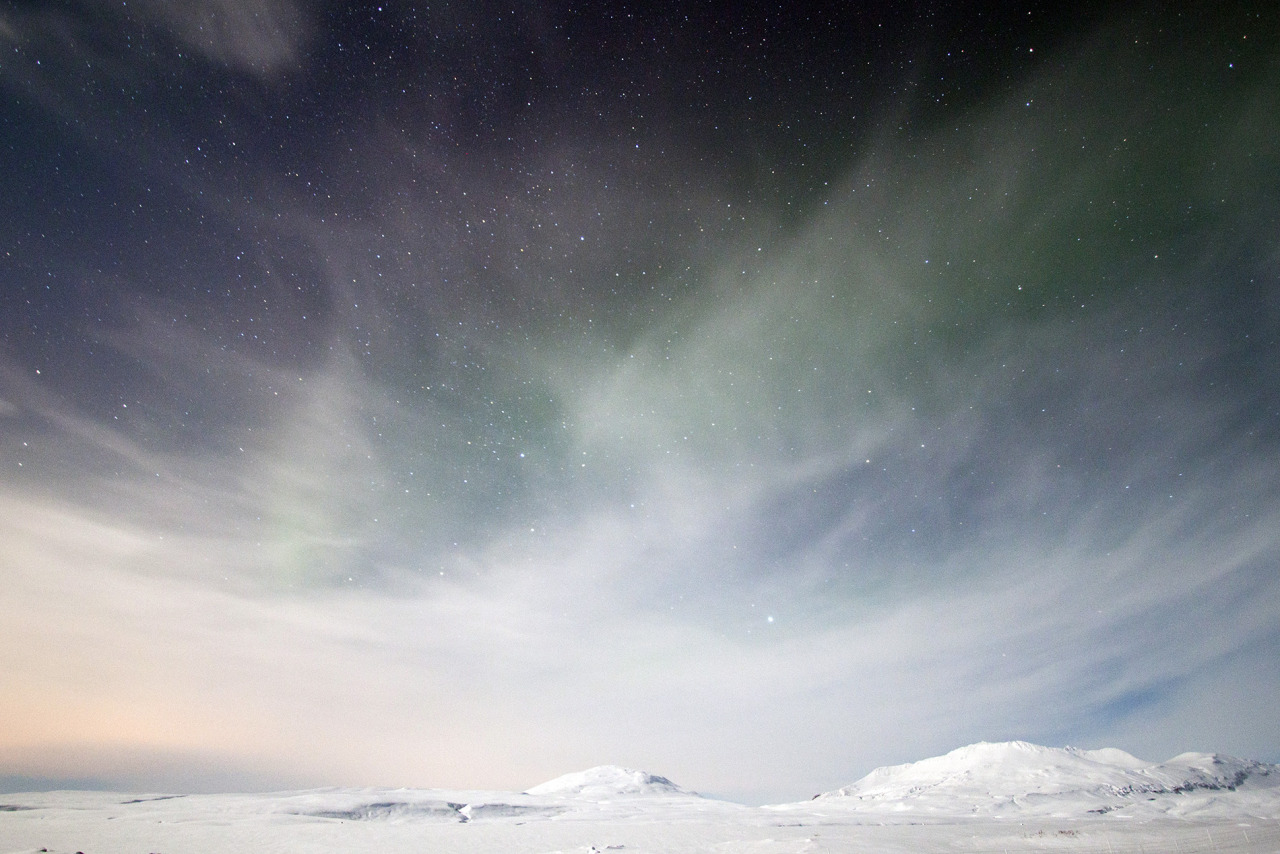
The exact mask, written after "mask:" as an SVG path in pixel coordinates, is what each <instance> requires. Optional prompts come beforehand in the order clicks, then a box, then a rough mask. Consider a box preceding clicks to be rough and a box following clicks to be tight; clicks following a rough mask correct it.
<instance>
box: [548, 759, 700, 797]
mask: <svg viewBox="0 0 1280 854" xmlns="http://www.w3.org/2000/svg"><path fill="white" fill-rule="evenodd" d="M525 794H528V795H571V796H575V797H580V798H585V799H588V800H605V799H608V798H616V797H635V796H640V795H693V793H692V792H689V791H687V790H685V789H682V788H680V787H679V786H677V785H676V784H675V783H673V782H671V781H670V780H668V779H667V778H666V777H658V776H655V775H653V774H649V773H647V772H644V771H633V770H632V769H630V768H622V767H620V766H617V765H599V766H596V767H595V768H588V769H587V770H586V771H576V772H574V773H572V774H565V775H563V776H561V777H556V778H555V779H554V780H548V781H547V782H545V783H542V784H540V785H537V786H534V787H533V788H532V789H528V790H527V791H526V792H525Z"/></svg>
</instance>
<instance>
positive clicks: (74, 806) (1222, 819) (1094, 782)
mask: <svg viewBox="0 0 1280 854" xmlns="http://www.w3.org/2000/svg"><path fill="white" fill-rule="evenodd" d="M593 850H594V851H598V852H606V851H617V852H624V854H641V852H651V853H652V854H659V852H666V853H667V854H676V852H680V853H681V854H684V852H748V853H749V854H772V852H928V851H947V852H1029V851H1059V852H1081V854H1085V853H1086V852H1104V851H1106V852H1113V854H1118V852H1165V851H1169V852H1184V854H1193V852H1215V851H1217V852H1229V851H1230V852H1280V767H1278V766H1273V765H1263V764H1260V763H1256V762H1248V761H1244V760H1238V759H1230V758H1227V757H1220V756H1215V755H1211V754H1183V755H1182V756H1179V757H1175V758H1174V759H1172V760H1169V761H1168V762H1164V763H1159V764H1152V763H1146V762H1142V761H1141V760H1138V759H1135V758H1134V757H1132V756H1129V755H1128V754H1125V753H1123V752H1121V751H1117V750H1098V751H1085V750H1074V749H1070V748H1068V749H1059V748H1045V747H1039V746H1036V745H1030V744H1025V743H1022V742H1013V743H1009V744H978V745H971V746H970V747H965V748H961V749H959V750H956V751H952V752H951V753H949V754H947V755H946V756H940V757H936V758H933V759H926V760H923V761H921V762H916V763H911V764H908V765H899V766H894V767H891V768H880V769H877V770H876V771H873V772H872V773H871V774H868V775H867V776H866V777H864V778H862V779H861V780H859V781H858V782H856V783H854V784H852V785H850V786H847V787H845V788H843V789H840V790H837V791H835V792H830V793H827V794H825V795H822V796H820V797H818V798H815V799H813V800H811V801H805V802H802V803H796V804H780V805H773V806H766V807H745V806H741V805H738V804H732V803H728V802H725V801H718V800H714V799H710V798H704V797H701V796H699V795H697V794H695V793H693V792H690V791H687V790H685V789H683V788H681V787H679V786H677V785H676V784H674V783H672V782H671V781H669V780H667V779H665V778H663V777H657V776H654V775H651V774H647V773H644V772H640V771H632V770H629V769H623V768H616V767H612V766H606V767H601V768H593V769H590V770H588V771H583V772H579V773H576V774H568V775H565V776H564V777H559V778H557V779H555V780H552V781H550V782H548V783H544V784H543V785H540V786H535V787H534V788H532V789H529V790H528V791H526V792H475V791H443V790H409V789H396V790H392V789H327V790H318V791H309V792H286V793H277V794H266V795H262V794H257V795H136V794H134V795H124V794H118V793H108V792H45V793H27V794H15V795H0V854H7V852H36V851H47V852H50V853H51V854H64V852H65V854H72V852H84V854H126V852H127V854H147V852H158V854H166V852H167V853H168V854H173V852H182V851H198V852H206V854H216V852H242V851H251V852H255V854H257V853H258V852H298V854H306V852H354V854H362V852H368V854H374V852H377V854H395V852H435V853H436V854H449V852H457V853H458V854H478V853H479V852H513V853H514V854H519V852H526V853H527V854H549V852H579V854H589V852H592V851H593Z"/></svg>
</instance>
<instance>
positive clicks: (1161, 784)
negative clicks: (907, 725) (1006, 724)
mask: <svg viewBox="0 0 1280 854" xmlns="http://www.w3.org/2000/svg"><path fill="white" fill-rule="evenodd" d="M815 801H817V802H819V803H817V804H814V805H815V806H823V807H838V808H840V809H843V810H849V811H855V812H869V813H877V814H882V815H904V814H912V815H930V816H938V817H942V816H962V815H985V816H999V815H1003V814H1025V813H1032V814H1039V815H1060V816H1071V815H1080V816H1084V815H1089V814H1095V815H1101V814H1106V813H1112V812H1117V811H1120V812H1123V813H1126V814H1152V813H1160V814H1179V815H1188V814H1220V813H1222V814H1225V813H1226V812H1231V811H1239V812H1242V813H1244V814H1250V815H1260V816H1265V817H1273V816H1278V815H1280V766H1276V765H1267V764H1264V763H1261V762H1254V761H1251V760H1244V759H1236V758H1234V757H1230V756H1222V755H1219V754H1210V753H1184V754H1181V755H1180V756H1176V757H1174V758H1173V759H1170V760H1168V761H1167V762H1161V763H1151V762H1145V761H1143V760H1141V759H1138V758H1136V757H1134V756H1131V755H1130V754H1128V753H1125V752H1124V751H1123V750H1116V749H1114V748H1106V749H1102V750H1081V749H1078V748H1074V747H1063V748H1059V747H1042V746H1040V745H1037V744H1029V743H1027V742H1025V741H1012V742H1002V743H997V744H990V743H987V742H982V743H979V744H971V745H969V746H967V747H961V748H959V749H957V750H953V751H951V752H950V753H947V754H945V755H944V756H935V757H933V758H931V759H923V760H921V761H919V762H911V763H907V764H905V765H893V766H888V767H884V768H877V769H876V770H874V771H872V772H871V773H870V774H868V775H867V776H865V777H863V778H862V779H861V780H858V781H857V782H856V783H853V784H852V785H849V786H845V787H844V788H841V789H837V790H835V791H833V792H826V793H824V794H822V795H819V796H817V798H815Z"/></svg>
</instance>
